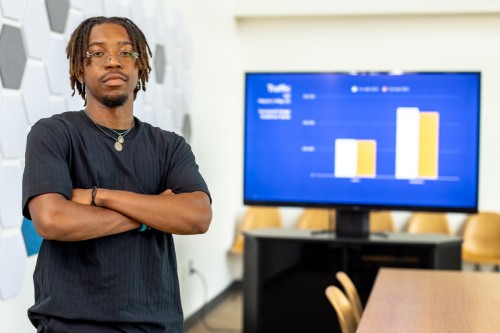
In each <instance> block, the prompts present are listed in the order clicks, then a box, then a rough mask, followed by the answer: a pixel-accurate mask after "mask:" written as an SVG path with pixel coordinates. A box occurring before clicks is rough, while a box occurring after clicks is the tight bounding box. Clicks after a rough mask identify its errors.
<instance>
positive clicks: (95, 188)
mask: <svg viewBox="0 0 500 333" xmlns="http://www.w3.org/2000/svg"><path fill="white" fill-rule="evenodd" d="M96 194H97V186H94V187H92V197H91V198H92V200H91V201H90V205H91V206H95V196H96Z"/></svg>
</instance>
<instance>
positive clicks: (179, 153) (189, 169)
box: [167, 136, 212, 202]
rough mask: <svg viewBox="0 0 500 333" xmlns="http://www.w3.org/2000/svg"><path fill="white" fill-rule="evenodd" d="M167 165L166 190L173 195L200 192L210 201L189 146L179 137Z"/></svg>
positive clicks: (206, 187) (205, 185)
mask: <svg viewBox="0 0 500 333" xmlns="http://www.w3.org/2000/svg"><path fill="white" fill-rule="evenodd" d="M169 165H170V167H169V172H168V178H167V188H170V189H172V190H173V191H174V192H175V193H186V192H194V191H202V192H205V193H206V194H207V195H208V196H209V198H210V202H211V201H212V198H211V196H210V192H209V190H208V186H207V184H206V182H205V180H204V179H203V177H202V176H201V174H200V171H199V167H198V164H196V159H195V156H194V154H193V151H192V150H191V146H190V145H189V144H188V143H187V142H186V140H185V139H184V138H183V137H181V136H176V140H175V141H174V146H173V152H172V155H171V160H170V163H169Z"/></svg>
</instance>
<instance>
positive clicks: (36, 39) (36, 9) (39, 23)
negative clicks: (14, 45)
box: [23, 0, 50, 59]
mask: <svg viewBox="0 0 500 333" xmlns="http://www.w3.org/2000/svg"><path fill="white" fill-rule="evenodd" d="M23 31H24V34H25V36H26V43H27V47H28V54H29V55H30V56H31V57H33V58H38V59H44V58H45V55H46V53H47V45H49V37H50V26H49V19H48V16H47V10H46V8H45V5H44V3H43V0H30V2H29V3H28V7H27V8H26V15H25V17H24V22H23Z"/></svg>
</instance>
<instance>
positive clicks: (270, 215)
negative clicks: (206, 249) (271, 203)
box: [231, 206, 283, 254]
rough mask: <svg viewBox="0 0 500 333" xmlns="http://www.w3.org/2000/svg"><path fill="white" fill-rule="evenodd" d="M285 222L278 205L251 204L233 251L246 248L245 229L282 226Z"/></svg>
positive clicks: (241, 250)
mask: <svg viewBox="0 0 500 333" xmlns="http://www.w3.org/2000/svg"><path fill="white" fill-rule="evenodd" d="M282 227H283V222H282V220H281V214H280V211H279V208H278V207H267V206H250V207H249V208H248V209H247V211H246V212H245V215H244V216H243V220H242V222H241V225H240V228H239V230H238V233H237V235H236V239H235V242H234V244H233V247H232V248H231V252H232V253H236V254H241V253H243V249H244V248H245V244H244V237H243V231H246V230H252V229H263V228H282Z"/></svg>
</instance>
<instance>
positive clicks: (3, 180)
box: [0, 165, 23, 229]
mask: <svg viewBox="0 0 500 333" xmlns="http://www.w3.org/2000/svg"><path fill="white" fill-rule="evenodd" d="M22 179H23V168H22V167H21V165H4V167H3V168H2V174H1V175H0V189H1V191H0V221H1V224H2V228H3V229H9V228H19V227H20V226H21V223H22V222H23V217H22V216H21V188H22V186H21V185H22Z"/></svg>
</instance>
